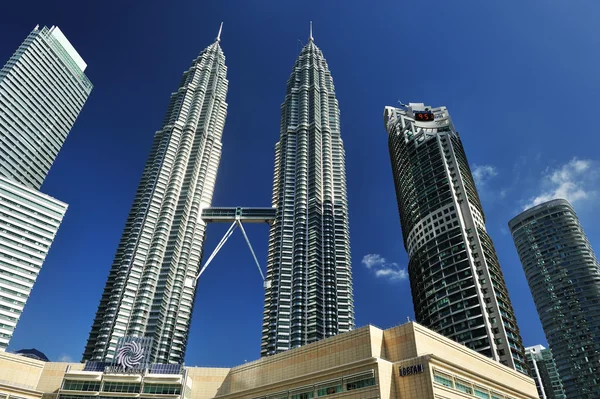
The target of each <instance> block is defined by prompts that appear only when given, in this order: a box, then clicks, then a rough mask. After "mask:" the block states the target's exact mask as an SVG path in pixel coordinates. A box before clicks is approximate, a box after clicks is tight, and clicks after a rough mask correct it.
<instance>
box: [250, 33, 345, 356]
mask: <svg viewBox="0 0 600 399" xmlns="http://www.w3.org/2000/svg"><path fill="white" fill-rule="evenodd" d="M339 114H340V111H339V108H338V101H337V99H336V97H335V90H334V86H333V79H332V78H331V73H330V72H329V67H328V66H327V62H326V61H325V58H324V57H323V53H322V52H321V50H320V49H319V48H318V47H317V46H316V45H315V43H314V41H313V38H312V29H311V35H310V37H309V41H308V44H307V45H306V46H304V48H303V49H302V52H301V53H300V56H299V57H298V59H297V60H296V63H295V64H294V68H293V70H292V74H291V76H290V78H289V80H288V82H287V91H286V96H285V100H284V102H283V104H282V106H281V125H280V136H279V142H278V143H277V145H276V146H275V176H274V182H273V206H274V207H275V208H276V209H277V217H276V219H275V221H274V223H273V225H272V227H271V231H270V238H269V255H268V265H267V279H268V280H270V281H271V286H270V287H269V288H267V291H266V294H265V309H264V321H263V337H262V347H261V355H263V356H265V355H271V354H274V353H277V352H281V351H285V350H287V349H290V348H294V347H298V346H301V345H304V344H307V343H310V342H314V341H318V340H320V339H322V338H326V337H329V336H332V335H335V334H338V333H341V332H345V331H348V330H351V329H352V328H353V327H354V305H353V295H352V272H351V266H350V240H349V232H348V204H347V200H346V169H345V160H344V146H343V142H342V139H341V137H340V119H339Z"/></svg>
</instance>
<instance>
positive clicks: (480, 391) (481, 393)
mask: <svg viewBox="0 0 600 399" xmlns="http://www.w3.org/2000/svg"><path fill="white" fill-rule="evenodd" d="M474 392H475V396H477V397H478V398H481V399H490V393H489V392H488V391H487V390H486V389H485V388H481V387H475V389H474Z"/></svg>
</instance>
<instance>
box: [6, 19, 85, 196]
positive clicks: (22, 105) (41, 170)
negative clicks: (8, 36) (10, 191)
mask: <svg viewBox="0 0 600 399" xmlns="http://www.w3.org/2000/svg"><path fill="white" fill-rule="evenodd" d="M85 68H86V63H85V62H84V61H83V59H82V58H81V56H80V55H79V54H78V53H77V51H76V50H75V48H73V46H72V45H71V43H70V42H69V40H67V38H66V37H65V35H64V34H63V33H62V32H61V30H60V29H59V28H58V27H57V26H53V27H51V28H50V29H48V28H47V27H43V28H42V29H39V28H38V27H36V28H35V29H34V30H33V31H32V32H31V33H30V34H29V36H28V37H27V39H25V41H24V42H23V44H21V46H20V47H19V48H18V49H17V51H16V52H15V53H14V54H13V56H12V57H11V58H10V60H8V62H7V63H6V64H5V65H4V67H3V68H2V69H0V175H1V176H5V177H8V178H10V179H13V180H15V181H17V182H19V183H21V184H24V185H26V186H28V187H31V188H35V189H37V190H39V188H40V187H41V185H42V183H43V181H44V179H45V178H46V175H47V174H48V171H49V170H50V167H51V166H52V163H53V162H54V159H55V158H56V155H57V154H58V152H59V151H60V148H61V147H62V145H63V143H64V142H65V140H66V138H67V135H68V134H69V131H70V130H71V127H72V126H73V124H74V123H75V120H76V119H77V116H78V115H79V112H80V111H81V109H82V108H83V104H84V103H85V101H86V100H87V98H88V96H89V95H90V92H91V91H92V84H91V83H90V81H89V80H88V78H87V77H86V76H85V74H84V73H83V72H84V71H85Z"/></svg>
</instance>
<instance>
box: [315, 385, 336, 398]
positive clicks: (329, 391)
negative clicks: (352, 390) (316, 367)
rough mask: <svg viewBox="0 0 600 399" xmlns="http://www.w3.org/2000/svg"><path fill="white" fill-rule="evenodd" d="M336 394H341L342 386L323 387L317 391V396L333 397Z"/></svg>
mask: <svg viewBox="0 0 600 399" xmlns="http://www.w3.org/2000/svg"><path fill="white" fill-rule="evenodd" d="M338 392H342V386H341V385H335V386H330V387H323V388H319V389H318V390H317V396H327V395H333V394H335V393H338Z"/></svg>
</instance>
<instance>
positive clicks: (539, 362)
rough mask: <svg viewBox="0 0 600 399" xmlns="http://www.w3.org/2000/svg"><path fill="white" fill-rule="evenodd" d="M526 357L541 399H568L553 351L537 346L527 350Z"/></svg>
mask: <svg viewBox="0 0 600 399" xmlns="http://www.w3.org/2000/svg"><path fill="white" fill-rule="evenodd" d="M525 355H526V357H527V363H529V370H530V372H531V377H532V378H533V380H534V381H535V386H536V388H537V390H538V395H539V397H540V399H566V396H565V391H564V389H563V385H562V382H561V381H560V376H559V375H558V370H557V369H556V364H555V363H554V357H553V356H552V351H551V350H550V349H546V348H544V347H543V346H542V345H535V346H530V347H527V348H525Z"/></svg>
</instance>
